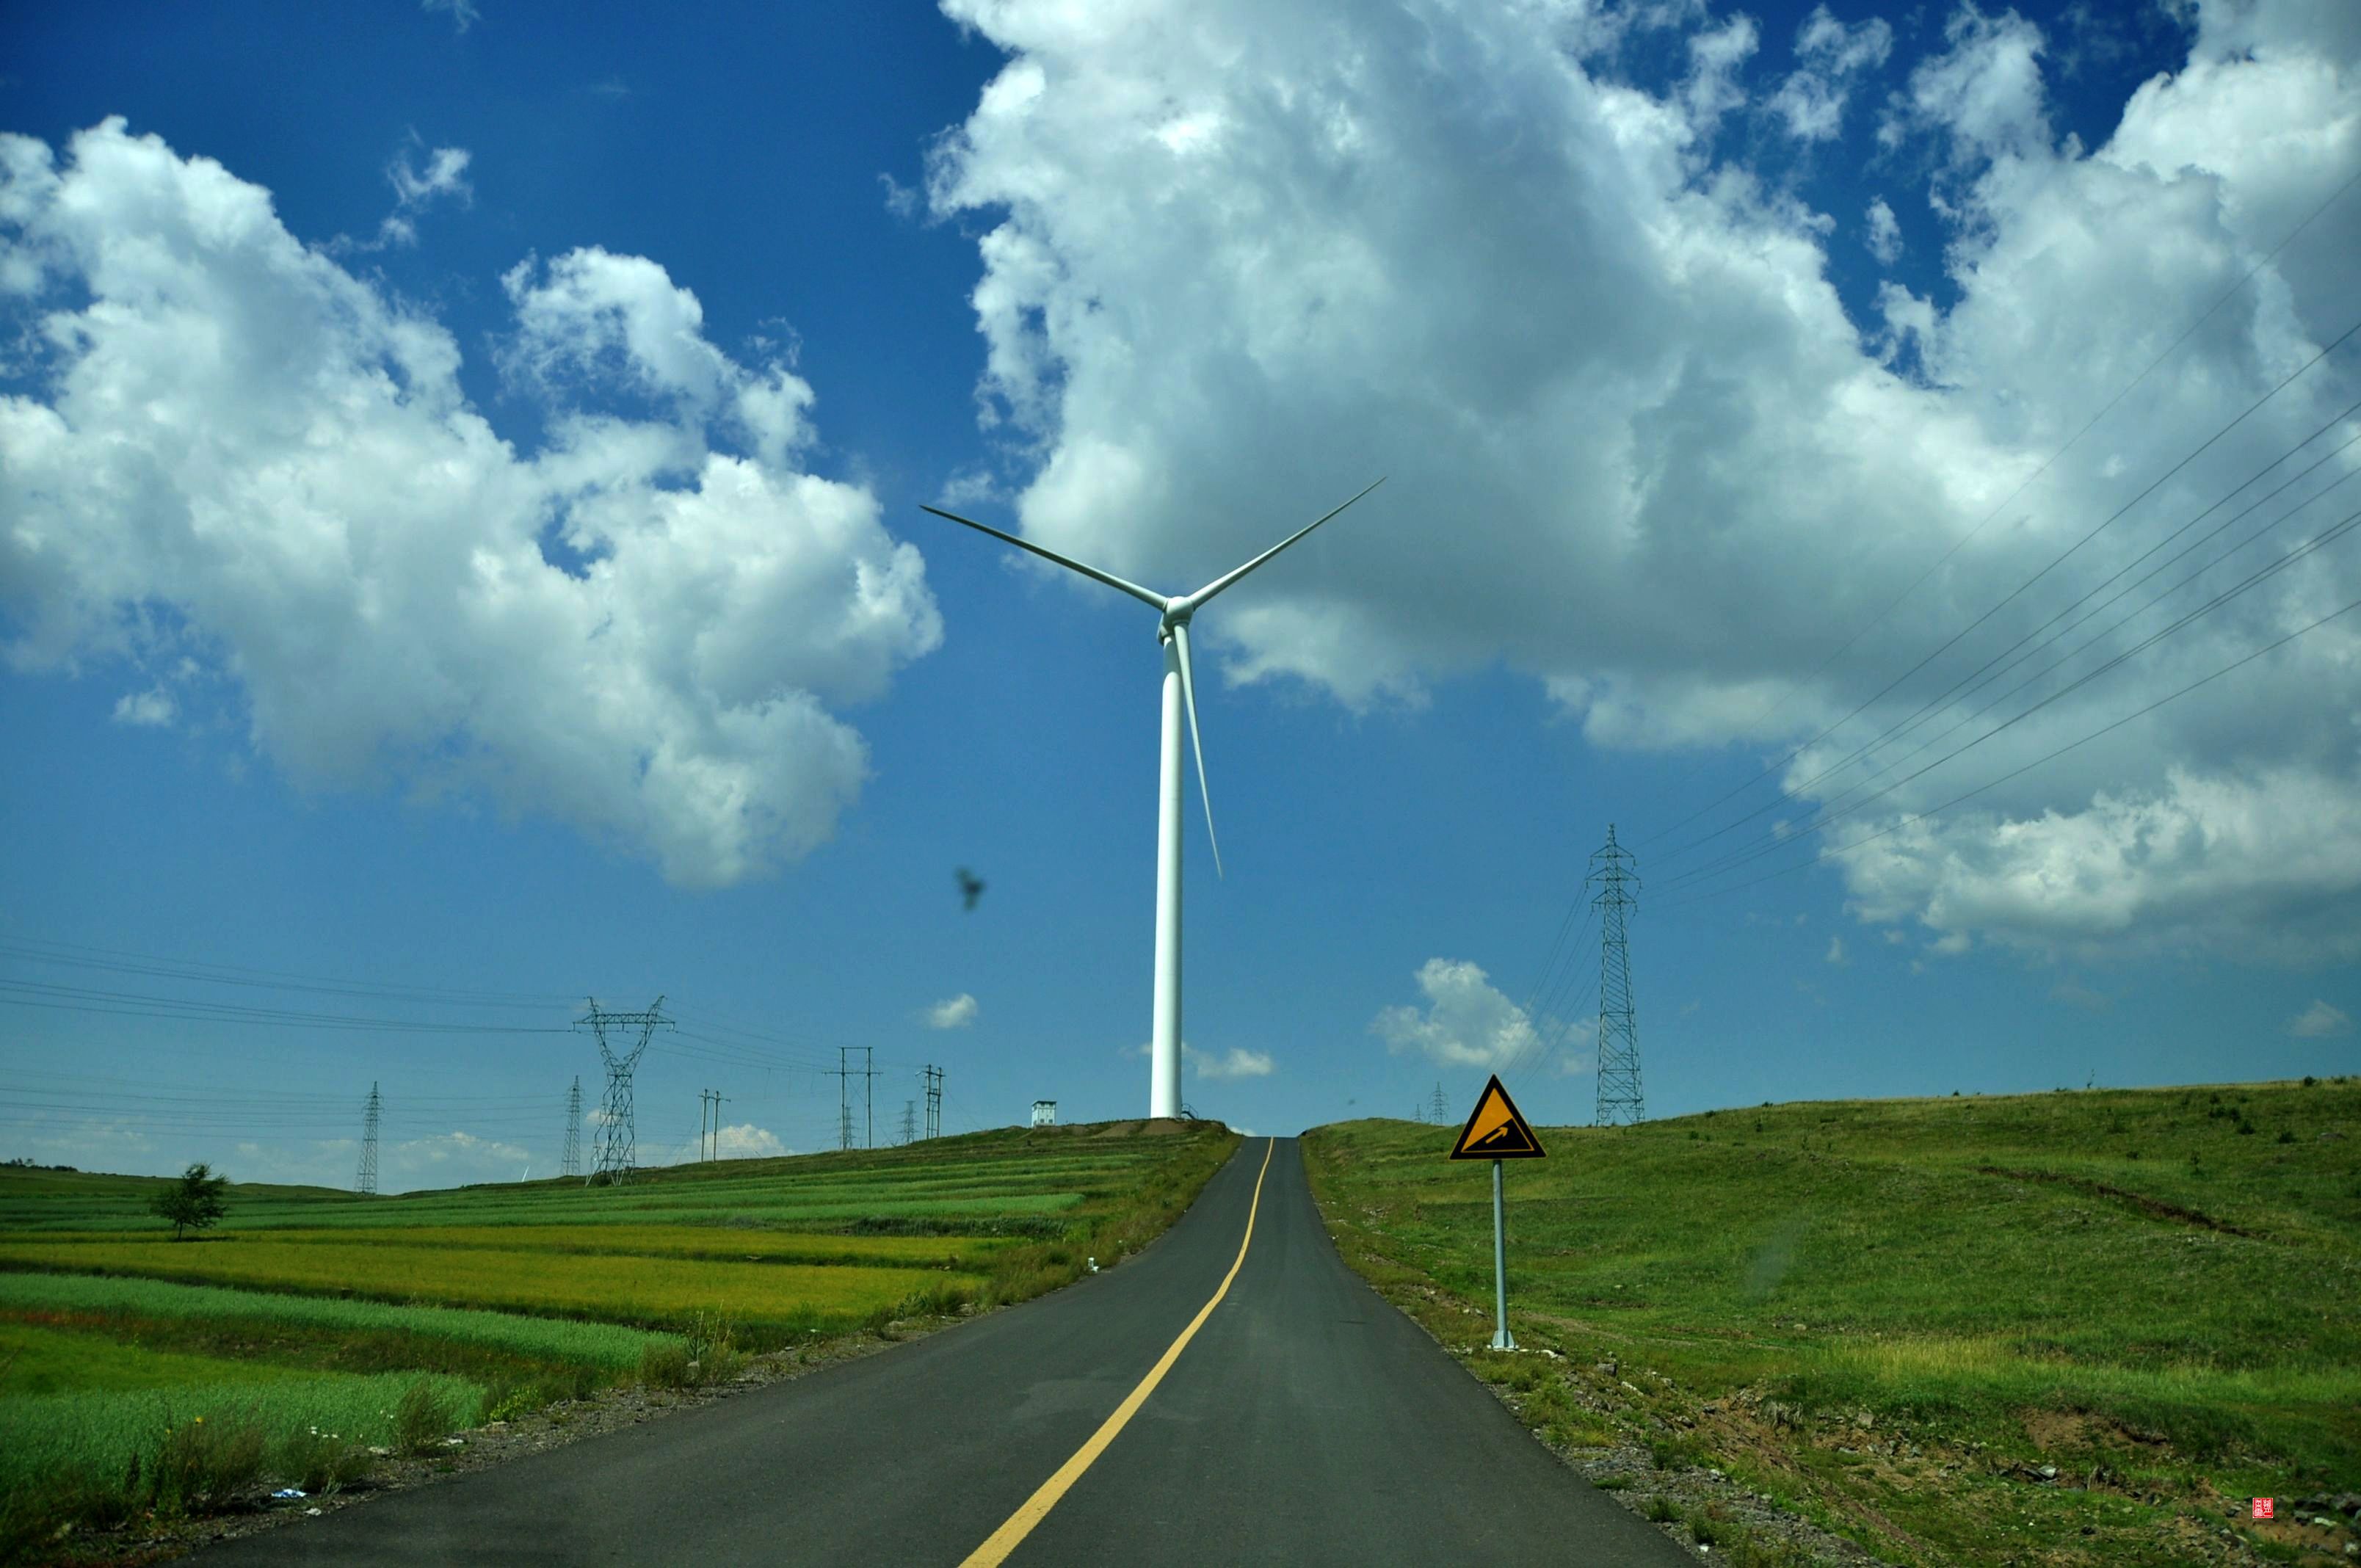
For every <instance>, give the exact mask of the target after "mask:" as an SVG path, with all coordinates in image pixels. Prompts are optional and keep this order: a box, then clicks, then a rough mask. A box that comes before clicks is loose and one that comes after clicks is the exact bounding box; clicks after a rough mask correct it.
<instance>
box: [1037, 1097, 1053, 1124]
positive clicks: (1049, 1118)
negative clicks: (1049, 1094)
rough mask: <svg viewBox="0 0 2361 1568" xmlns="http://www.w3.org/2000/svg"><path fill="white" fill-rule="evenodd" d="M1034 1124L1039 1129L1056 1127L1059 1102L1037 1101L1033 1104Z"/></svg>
mask: <svg viewBox="0 0 2361 1568" xmlns="http://www.w3.org/2000/svg"><path fill="white" fill-rule="evenodd" d="M1033 1124H1034V1125H1035V1126H1037V1127H1054V1126H1056V1125H1057V1124H1058V1102H1056V1101H1054V1100H1036V1101H1035V1102H1033Z"/></svg>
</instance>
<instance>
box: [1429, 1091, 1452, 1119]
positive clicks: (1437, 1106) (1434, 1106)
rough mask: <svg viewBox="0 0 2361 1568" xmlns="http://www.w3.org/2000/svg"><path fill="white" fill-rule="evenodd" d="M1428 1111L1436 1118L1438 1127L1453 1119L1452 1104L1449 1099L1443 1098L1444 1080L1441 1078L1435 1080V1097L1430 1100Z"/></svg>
mask: <svg viewBox="0 0 2361 1568" xmlns="http://www.w3.org/2000/svg"><path fill="white" fill-rule="evenodd" d="M1427 1112H1428V1113H1429V1114H1430V1115H1432V1116H1433V1118H1434V1124H1435V1125H1436V1126H1438V1127H1439V1126H1442V1125H1443V1124H1444V1123H1445V1122H1448V1121H1449V1120H1450V1119H1451V1105H1450V1102H1448V1101H1446V1100H1444V1098H1443V1080H1441V1079H1437V1080H1435V1083H1434V1098H1433V1100H1432V1101H1430V1102H1428V1103H1427Z"/></svg>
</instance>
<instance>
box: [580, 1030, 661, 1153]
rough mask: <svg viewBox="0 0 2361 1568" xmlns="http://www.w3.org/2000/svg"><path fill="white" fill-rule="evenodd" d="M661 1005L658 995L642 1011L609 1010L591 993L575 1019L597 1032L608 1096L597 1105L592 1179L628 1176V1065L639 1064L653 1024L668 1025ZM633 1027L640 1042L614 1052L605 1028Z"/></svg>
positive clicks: (632, 1140) (631, 1138)
mask: <svg viewBox="0 0 2361 1568" xmlns="http://www.w3.org/2000/svg"><path fill="white" fill-rule="evenodd" d="M663 1007H664V998H663V997H661V996H659V997H657V998H656V999H655V1002H654V1003H653V1005H652V1006H650V1007H649V1008H648V1009H647V1010H646V1011H645V1012H643V1013H610V1012H609V1011H608V1010H607V1009H605V1008H603V1007H601V1006H599V1005H598V998H597V997H595V996H594V997H592V998H590V1011H589V1012H588V1013H587V1014H584V1015H583V1016H582V1017H580V1018H578V1019H577V1020H575V1022H576V1024H577V1025H582V1024H588V1025H590V1030H591V1033H593V1034H595V1035H597V1036H598V1057H599V1059H600V1060H602V1061H604V1062H605V1063H606V1064H607V1098H606V1100H605V1101H604V1102H602V1103H601V1104H600V1105H599V1107H598V1157H597V1159H596V1162H595V1163H596V1166H597V1168H596V1169H594V1170H593V1171H592V1172H591V1175H590V1179H591V1180H593V1181H596V1180H598V1179H599V1178H601V1177H604V1178H605V1179H607V1180H609V1182H612V1183H613V1184H615V1185H616V1186H618V1187H620V1186H621V1185H622V1184H623V1183H625V1182H627V1181H629V1180H631V1167H632V1164H633V1162H634V1160H635V1159H636V1158H637V1156H638V1138H637V1135H636V1133H635V1131H634V1129H633V1126H632V1122H631V1069H633V1068H635V1067H637V1066H638V1065H639V1062H640V1054H641V1053H642V1051H645V1050H646V1049H647V1048H648V1038H649V1036H652V1035H653V1034H654V1033H655V1032H656V1025H659V1024H662V1025H667V1026H669V1025H670V1024H671V1023H672V1020H671V1019H669V1018H666V1017H665V1016H664V1014H663V1012H662V1009H663ZM632 1028H637V1029H638V1030H639V1032H640V1040H639V1044H637V1045H635V1046H633V1047H631V1049H629V1050H628V1051H625V1052H624V1053H623V1054H622V1055H620V1056H618V1055H616V1054H615V1050H614V1047H611V1046H609V1045H608V1043H607V1032H608V1031H609V1029H611V1030H613V1031H615V1033H616V1034H617V1035H618V1036H620V1035H622V1034H623V1033H624V1032H625V1031H627V1030H630V1029H632Z"/></svg>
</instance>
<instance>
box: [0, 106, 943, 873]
mask: <svg viewBox="0 0 2361 1568" xmlns="http://www.w3.org/2000/svg"><path fill="white" fill-rule="evenodd" d="M440 159H441V155H439V154H438V162H437V163H436V164H435V165H433V166H430V169H429V171H428V172H427V173H426V174H424V175H420V176H417V177H416V178H418V179H419V180H421V181H424V182H425V183H427V184H429V185H431V184H433V183H434V182H435V181H438V180H440V181H443V182H444V183H445V184H448V183H449V182H450V181H454V180H456V177H457V170H458V168H459V167H463V165H455V164H452V163H448V162H444V161H440ZM436 170H441V172H440V173H437V172H436ZM505 282H506V285H507V288H508V291H509V297H510V299H511V302H512V304H513V306H514V309H515V312H516V316H517V322H518V326H517V330H516V331H515V333H514V334H513V335H512V338H511V347H510V350H509V365H508V368H509V370H510V372H511V381H512V383H513V384H514V385H516V386H517V387H518V388H520V389H522V390H525V391H528V392H530V393H532V394H533V395H535V396H538V397H540V398H542V399H544V400H545V401H546V404H547V407H548V423H547V428H548V430H549V432H550V435H549V438H548V441H547V444H545V445H544V447H543V448H542V449H541V450H539V451H536V452H533V453H524V452H521V451H519V450H518V449H517V448H516V447H515V446H514V445H512V444H511V443H510V442H509V441H507V440H505V439H503V438H502V437H501V436H500V434H499V433H497V432H496V431H495V430H494V429H493V428H492V427H491V425H490V424H489V422H487V420H486V419H485V417H484V416H483V415H482V414H481V413H480V412H478V411H477V410H476V409H475V408H473V407H472V406H470V405H469V403H468V402H467V399H466V398H465V396H464V395H463V394H462V392H461V390H460V388H459V382H458V378H457V371H458V368H459V363H460V355H459V348H458V345H457V344H456V342H455V341H454V340H453V338H452V335H451V334H450V333H449V332H448V331H447V330H446V329H445V328H444V327H443V326H442V325H441V324H440V323H437V322H436V321H434V319H432V318H431V317H429V316H426V315H424V314H422V313H419V312H418V311H416V310H414V309H412V308H410V307H407V306H404V305H402V304H401V303H399V302H395V301H393V300H391V299H390V298H389V297H387V296H386V295H385V294H384V293H383V292H382V291H379V289H378V287H377V286H376V285H374V284H373V283H370V282H368V281H366V280H361V279H358V278H356V277H354V276H353V275H352V274H350V273H348V272H346V270H344V269H342V268H341V267H339V266H338V265H337V264H336V263H335V261H334V260H332V259H331V258H329V257H328V256H327V255H326V254H325V253H324V251H323V250H321V249H320V248H318V247H313V246H308V245H306V244H305V243H303V242H302V240H300V239H298V238H297V237H296V236H294V235H292V234H291V233H290V232H289V231H288V230H287V228H286V227H285V225H283V224H281V223H280V219H279V217H278V215H277V214H276V213H275V212H274V211H273V210H272V206H271V202H270V197H269V192H266V191H264V190H262V189H261V188H260V187H258V186H256V185H253V184H250V183H248V182H247V181H242V180H240V179H238V178H237V177H236V175H234V174H233V173H231V172H230V171H229V170H225V169H224V168H223V167H222V166H221V165H219V164H217V163H214V162H213V161H211V160H209V159H203V158H201V157H188V158H184V157H182V156H181V155H180V154H178V153H176V152H175V151H174V150H173V149H172V148H169V147H167V146H166V145H165V144H164V143H163V142H162V141H161V140H159V138H157V137H152V136H150V137H135V136H133V135H131V134H130V133H129V132H128V130H127V129H126V126H124V124H123V122H122V121H121V120H119V119H115V120H109V121H107V122H105V123H104V124H103V125H100V126H96V127H95V128H93V129H91V130H87V131H83V132H82V133H79V134H78V135H76V136H75V137H73V138H72V139H71V144H70V146H69V148H68V149H67V151H66V154H65V156H64V158H63V159H62V160H60V159H58V158H57V157H56V156H55V155H54V154H53V153H52V151H51V149H50V148H49V147H48V146H47V145H45V144H44V143H42V142H40V141H38V140H35V139H32V138H30V137H16V136H11V137H0V314H5V315H6V316H8V317H10V318H12V319H13V320H14V322H15V324H16V328H17V330H18V331H19V332H20V333H21V334H24V335H23V337H22V338H21V339H20V341H21V342H23V343H25V344H27V345H35V347H34V350H33V351H34V354H35V356H36V357H35V359H34V360H33V362H32V363H31V364H29V365H25V364H20V365H18V366H17V367H16V369H17V370H18V371H19V372H20V375H19V378H18V384H19V385H20V386H21V385H27V384H29V385H31V386H32V387H34V390H32V391H30V392H26V391H15V392H11V393H9V394H8V395H6V396H5V397H0V606H5V608H6V609H7V610H9V611H10V612H11V614H12V618H13V620H14V622H15V624H16V628H17V635H16V639H15V641H13V642H12V643H11V644H9V646H8V647H7V650H6V652H7V656H8V657H9V659H10V660H11V662H12V663H15V664H16V666H17V667H18V668H20V669H54V668H60V667H67V666H71V665H75V664H78V663H82V662H84V661H88V660H92V659H107V658H124V659H131V660H135V661H137V662H140V663H148V662H153V661H158V660H159V659H161V658H162V657H163V656H165V655H177V656H181V657H185V658H189V659H192V660H194V661H197V662H198V663H203V664H206V665H207V666H208V667H209V668H211V669H214V670H215V671H218V672H221V673H224V674H229V675H230V676H232V677H234V679H235V681H236V684H237V687H238V690H239V692H240V696H241V697H242V701H243V704H244V707H245V714H244V718H245V721H246V728H247V732H248V735H249V738H250V743H251V745H252V746H253V748H254V750H255V751H258V752H259V753H261V754H263V755H265V756H267V757H269V759H271V760H273V761H274V762H277V763H278V764H280V766H281V767H283V768H284V769H285V770H286V771H288V772H289V773H291V774H294V775H295V776H297V777H298V778H300V779H302V780H304V781H306V782H309V783H314V784H332V785H345V786H366V785H372V784H382V783H385V782H389V781H391V782H398V783H401V784H406V785H407V786H408V787H409V788H410V789H412V791H413V792H415V793H416V794H418V795H421V796H424V797H434V796H437V795H474V796H480V797H485V798H489V800H492V801H494V802H496V803H498V804H499V805H500V806H504V807H506V808H508V809H511V810H515V811H530V812H535V813H541V814H545V815H548V816H551V817H555V818H557V819H559V820H561V821H565V822H567V823H570V824H572V825H573V826H574V827H576V828H578V829H580V830H581V831H583V832H584V833H586V834H588V835H590V836H592V837H594V838H597V839H602V840H608V841H611V842H613V843H615V844H618V845H620V846H621V847H622V848H624V849H625V850H628V851H630V852H632V853H636V854H639V855H642V856H645V857H647V858H649V859H652V860H653V861H655V862H656V863H657V864H658V865H659V866H660V867H661V869H662V871H663V872H664V875H665V877H666V878H668V879H669V880H671V881H673V882H675V883H680V884H683V885H688V886H714V885H720V884H726V883H735V882H739V881H741V880H743V879H745V878H748V877H752V876H756V875H759V874H762V873H763V872H767V871H770V870H772V869H774V868H775V867H777V866H779V865H780V864H782V863H784V862H786V861H793V860H794V859H796V857H798V856H800V855H802V854H804V853H806V852H807V851H808V850H811V849H812V848H813V847H814V846H816V845H818V844H819V843H820V842H822V841H823V840H825V839H828V838H829V835H830V834H831V833H832V832H833V830H834V828H835V825H836V822H837V819H838V817H839V816H840V814H841V813H842V812H843V811H844V810H845V808H846V807H847V806H849V805H850V803H851V801H852V800H853V799H854V797H855V796H856V795H858V793H859V791H860V788H861V785H862V780H863V778H864V777H865V775H866V773H867V770H868V762H867V748H866V747H865V745H864V744H863V742H862V739H861V737H860V736H859V735H858V734H857V733H856V732H855V731H854V730H853V729H851V727H849V726H848V725H847V724H845V723H844V722H843V721H842V720H841V719H840V718H837V717H835V715H834V714H833V713H832V712H831V711H830V707H831V705H840V704H849V703H857V702H862V701H866V700H869V699H872V698H873V697H876V696H879V695H880V694H882V693H883V692H884V689H885V687H886V685H887V684H888V682H889V679H890V677H891V675H892V673H893V672H894V671H895V668H897V667H898V666H899V665H901V664H903V663H906V662H907V661H909V660H911V659H913V658H916V657H917V656H919V655H921V654H923V653H925V652H928V650H930V649H932V648H933V647H935V646H936V644H937V643H938V642H939V641H940V637H941V626H940V621H939V618H938V616H937V613H936V609H935V605H934V602H933V599H932V598H931V597H930V595H929V594H928V590H927V586H926V581H925V572H924V567H923V565H922V563H921V561H920V559H919V556H918V554H917V551H916V550H915V549H914V548H913V547H911V546H909V545H906V544H896V543H895V542H894V541H893V540H892V539H891V538H890V537H888V535H887V534H886V532H885V531H884V528H883V527H882V526H881V525H880V523H879V521H878V505H877V501H876V499H875V498H874V497H873V495H871V494H870V493H869V492H868V491H867V490H866V489H864V488H859V487H856V486H852V485H848V484H844V483H840V482H839V481H835V480H831V479H828V478H824V477H819V476H817V475H814V474H811V473H807V472H804V471H800V470H799V469H797V468H796V466H795V462H794V460H795V455H796V453H797V452H798V451H800V450H802V449H803V448H804V447H805V446H807V444H808V442H809V439H810V428H809V425H808V422H807V414H808V411H809V408H810V404H811V401H812V392H811V389H810V388H809V387H808V386H807V384H806V383H804V382H803V381H802V380H801V379H799V378H796V376H795V375H793V374H792V373H791V372H789V371H788V370H787V369H785V367H782V366H779V365H775V364H768V363H764V364H751V365H750V364H743V363H741V362H739V361H737V360H735V359H733V358H732V357H731V356H729V355H728V354H726V353H725V352H723V351H722V350H721V349H719V348H718V347H716V346H715V345H713V344H712V343H711V342H710V341H709V340H708V339H707V338H706V337H705V335H704V334H703V322H702V316H701V313H700V311H699V309H698V307H697V301H696V299H695V297H694V296H693V295H691V294H690V293H689V292H688V291H686V290H685V289H682V288H679V287H678V286H677V285H675V284H673V283H672V282H671V281H670V280H669V279H668V278H666V277H665V275H664V269H663V268H662V267H661V266H659V265H658V264H656V263H655V262H653V261H649V260H646V259H645V258H635V257H620V256H614V255H610V254H609V253H607V252H605V251H602V250H598V249H596V248H588V249H584V250H578V251H574V252H569V253H568V254H566V255H565V256H562V257H558V258H553V259H551V260H549V261H547V262H545V263H544V262H539V261H533V260H528V261H527V262H525V263H523V264H521V265H520V266H519V267H518V268H517V269H515V270H514V271H512V272H511V274H510V275H509V277H508V278H507V279H506V280H505ZM624 393H628V394H631V399H632V401H633V405H634V406H635V407H641V408H645V407H649V406H651V405H652V406H653V412H652V413H643V414H641V415H638V416H636V417H626V416H623V415H619V414H615V413H612V412H609V411H606V405H607V404H608V403H609V401H611V400H612V399H613V397H614V396H615V395H617V394H624ZM561 542H562V544H563V547H564V549H565V550H566V551H570V552H571V553H572V554H573V556H574V557H575V560H574V562H573V563H572V564H571V565H560V564H557V562H555V561H554V560H553V558H552V556H553V554H557V550H556V546H557V545H558V544H559V543H561ZM545 545H546V546H549V549H548V550H547V551H545V549H544V546H545Z"/></svg>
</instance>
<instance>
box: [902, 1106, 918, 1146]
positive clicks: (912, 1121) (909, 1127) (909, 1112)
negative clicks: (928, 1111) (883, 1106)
mask: <svg viewBox="0 0 2361 1568" xmlns="http://www.w3.org/2000/svg"><path fill="white" fill-rule="evenodd" d="M917 1136H918V1102H917V1101H915V1100H905V1101H903V1102H902V1142H903V1143H904V1144H910V1143H915V1142H916V1141H917Z"/></svg>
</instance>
